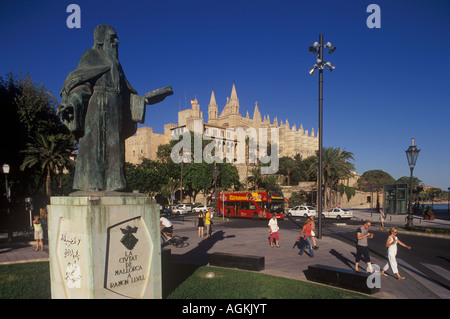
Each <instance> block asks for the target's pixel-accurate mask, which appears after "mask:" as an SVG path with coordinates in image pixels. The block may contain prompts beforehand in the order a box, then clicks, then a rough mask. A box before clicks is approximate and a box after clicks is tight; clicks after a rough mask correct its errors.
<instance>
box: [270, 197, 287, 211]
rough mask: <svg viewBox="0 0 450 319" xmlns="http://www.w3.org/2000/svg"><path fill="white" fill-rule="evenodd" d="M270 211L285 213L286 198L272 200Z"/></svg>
mask: <svg viewBox="0 0 450 319" xmlns="http://www.w3.org/2000/svg"><path fill="white" fill-rule="evenodd" d="M270 212H271V213H277V214H281V213H284V200H272V203H271V204H270Z"/></svg>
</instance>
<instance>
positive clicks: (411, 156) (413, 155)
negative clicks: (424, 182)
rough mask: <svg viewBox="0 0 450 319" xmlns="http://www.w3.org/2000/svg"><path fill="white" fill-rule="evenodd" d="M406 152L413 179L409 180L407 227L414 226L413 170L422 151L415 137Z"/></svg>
mask: <svg viewBox="0 0 450 319" xmlns="http://www.w3.org/2000/svg"><path fill="white" fill-rule="evenodd" d="M405 152H406V158H407V159H408V164H409V169H410V170H411V177H410V180H409V201H408V218H407V224H406V226H407V227H412V226H413V218H414V217H413V212H412V180H413V170H414V166H416V162H417V158H418V157H419V152H420V150H419V149H418V148H417V146H416V145H414V137H413V138H412V140H411V146H410V147H408V149H407V150H406V151H405Z"/></svg>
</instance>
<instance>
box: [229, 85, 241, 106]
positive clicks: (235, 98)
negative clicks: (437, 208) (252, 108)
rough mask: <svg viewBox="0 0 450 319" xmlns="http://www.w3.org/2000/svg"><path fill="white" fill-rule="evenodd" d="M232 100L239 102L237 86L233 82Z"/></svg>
mask: <svg viewBox="0 0 450 319" xmlns="http://www.w3.org/2000/svg"><path fill="white" fill-rule="evenodd" d="M230 100H235V101H238V102H239V99H238V97H237V93H236V86H235V85H234V83H233V87H232V88H231V96H230Z"/></svg>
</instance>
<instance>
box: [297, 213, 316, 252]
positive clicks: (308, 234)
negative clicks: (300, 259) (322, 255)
mask: <svg viewBox="0 0 450 319" xmlns="http://www.w3.org/2000/svg"><path fill="white" fill-rule="evenodd" d="M311 223H312V221H311V218H308V219H307V220H306V223H305V225H304V226H303V228H302V231H301V232H300V235H298V237H297V240H300V238H301V237H302V235H303V234H304V239H305V240H304V241H303V243H302V244H301V246H300V251H299V252H298V254H299V255H300V256H301V255H303V253H304V252H305V249H306V245H308V247H309V257H311V258H312V257H314V249H313V245H312V234H311V232H312V226H311Z"/></svg>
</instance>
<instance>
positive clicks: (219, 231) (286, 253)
mask: <svg viewBox="0 0 450 319" xmlns="http://www.w3.org/2000/svg"><path fill="white" fill-rule="evenodd" d="M354 218H355V219H360V220H365V219H369V220H373V221H374V222H378V216H376V214H372V215H371V213H370V212H368V211H366V210H355V211H354ZM404 218H405V216H392V217H391V218H390V217H389V216H388V218H387V220H386V222H385V224H386V227H391V226H403V225H404V224H405V220H404ZM258 222H261V223H266V222H265V221H258ZM284 222H288V221H280V222H279V225H280V248H271V247H270V246H269V243H268V236H269V233H268V228H266V227H252V228H231V227H228V226H227V222H226V221H221V220H218V221H215V224H214V233H213V236H212V237H211V238H206V237H203V238H199V237H198V229H197V227H196V224H195V219H191V218H188V217H186V218H184V220H182V219H175V220H174V228H175V234H176V235H179V236H181V237H183V238H185V239H186V241H187V242H188V243H189V245H188V246H187V247H184V248H175V247H173V246H170V247H169V248H171V250H172V260H173V261H175V262H178V263H185V264H199V265H206V264H207V263H208V254H210V253H213V252H225V253H236V254H245V255H256V256H264V257H265V269H264V270H263V271H261V273H265V274H270V275H275V276H282V277H287V278H292V279H296V280H304V281H307V279H306V276H305V271H306V270H307V269H308V266H309V265H313V264H324V265H329V266H334V267H339V268H345V269H354V253H355V247H354V246H353V245H350V244H348V243H346V242H343V241H340V240H337V239H334V238H331V237H330V236H327V234H325V233H324V235H323V237H322V239H320V240H318V243H317V245H318V246H319V247H320V248H319V250H316V251H315V256H314V257H313V258H311V257H309V255H308V249H307V250H306V253H305V254H304V255H303V256H299V255H298V248H295V247H294V244H295V242H296V238H297V236H298V234H299V231H297V230H288V229H283V223H284ZM418 222H419V221H418V220H417V221H416V220H415V225H421V226H426V227H432V226H433V225H435V226H434V227H449V228H450V221H447V220H440V219H439V220H438V219H436V220H435V221H421V223H418ZM345 227H351V228H352V229H354V228H355V226H350V225H345V222H343V223H342V224H337V226H336V231H342V230H345ZM347 231H348V229H347ZM15 235H16V234H15ZM44 247H45V249H47V247H48V246H47V245H45V246H44ZM34 249H35V246H34V243H33V241H31V242H20V241H14V242H13V243H12V244H11V243H10V244H7V243H6V234H0V265H1V264H8V263H16V262H30V261H45V260H48V250H44V251H35V250H34ZM399 257H400V258H401V255H400V256H399ZM371 258H372V262H373V263H374V264H376V265H379V266H380V267H383V266H384V264H385V262H386V259H384V258H380V257H379V256H377V255H374V254H372V255H371ZM400 258H398V259H397V260H398V263H399V268H400V270H401V274H402V275H404V276H405V277H406V279H405V280H401V281H398V280H397V279H395V278H394V276H393V275H392V272H391V271H390V270H389V271H388V272H387V274H388V277H383V276H381V289H380V292H378V293H376V294H374V295H372V296H374V297H376V298H381V299H439V298H445V299H448V298H450V291H449V290H447V289H445V288H443V287H441V286H439V285H437V284H435V283H434V282H433V281H431V280H429V279H428V278H427V277H426V275H424V274H423V273H421V272H420V271H418V270H415V269H414V268H413V267H412V266H411V265H408V264H407V263H405V262H404V261H402V260H401V259H400ZM365 266H366V265H365V263H363V262H361V263H360V270H365Z"/></svg>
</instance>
